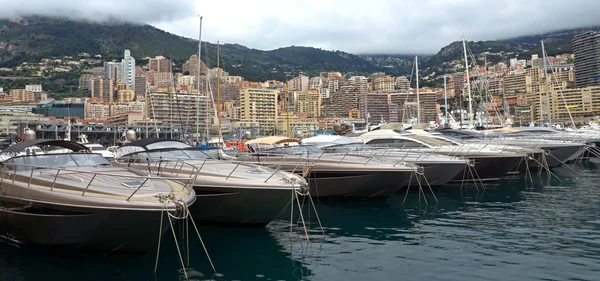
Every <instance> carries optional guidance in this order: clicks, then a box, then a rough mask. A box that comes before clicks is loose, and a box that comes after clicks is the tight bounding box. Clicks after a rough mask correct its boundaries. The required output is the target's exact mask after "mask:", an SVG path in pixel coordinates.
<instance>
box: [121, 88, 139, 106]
mask: <svg viewBox="0 0 600 281" xmlns="http://www.w3.org/2000/svg"><path fill="white" fill-rule="evenodd" d="M134 99H135V92H134V91H133V90H132V89H129V88H124V89H119V90H118V91H117V102H118V103H127V102H130V101H133V100H134Z"/></svg>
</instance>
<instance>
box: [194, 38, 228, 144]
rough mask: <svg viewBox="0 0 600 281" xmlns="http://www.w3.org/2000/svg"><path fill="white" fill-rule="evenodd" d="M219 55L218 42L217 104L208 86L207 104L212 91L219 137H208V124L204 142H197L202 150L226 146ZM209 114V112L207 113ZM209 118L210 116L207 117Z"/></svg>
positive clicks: (207, 77)
mask: <svg viewBox="0 0 600 281" xmlns="http://www.w3.org/2000/svg"><path fill="white" fill-rule="evenodd" d="M219 56H220V48H219V42H217V70H218V72H217V104H215V102H214V98H213V96H212V90H209V89H208V88H210V87H207V100H206V102H207V105H208V104H209V102H208V93H210V98H211V101H212V106H213V109H215V111H214V112H213V113H215V117H216V120H217V124H216V125H217V137H215V138H208V132H209V129H208V126H207V127H206V133H205V142H204V144H201V143H199V142H197V143H196V148H199V149H201V150H214V149H221V148H222V147H223V146H224V143H223V136H222V133H221V116H220V115H221V114H220V104H221V71H220V69H219V63H220V61H219ZM208 79H209V75H208V73H207V75H206V81H207V84H208V86H210V83H209V82H208V81H209V80H208ZM207 107H208V106H207ZM207 112H208V108H207ZM207 115H208V114H207ZM207 118H208V117H207Z"/></svg>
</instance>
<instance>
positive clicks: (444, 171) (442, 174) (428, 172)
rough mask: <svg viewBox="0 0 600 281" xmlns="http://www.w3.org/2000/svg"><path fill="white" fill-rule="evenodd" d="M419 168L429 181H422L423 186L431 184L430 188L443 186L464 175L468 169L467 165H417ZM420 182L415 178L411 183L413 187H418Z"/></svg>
mask: <svg viewBox="0 0 600 281" xmlns="http://www.w3.org/2000/svg"><path fill="white" fill-rule="evenodd" d="M417 164H418V165H419V166H421V167H423V169H424V171H423V172H424V176H425V178H426V179H427V182H425V181H424V180H423V179H421V186H423V187H425V186H427V183H429V185H430V186H436V187H439V186H443V185H444V184H446V183H448V182H449V181H451V180H452V179H453V178H454V177H456V176H457V175H462V172H463V171H464V169H465V168H466V165H465V164H462V163H443V164H440V163H421V162H419V163H417ZM418 184H419V183H418V181H416V180H415V179H414V178H413V180H412V181H411V187H417V186H418Z"/></svg>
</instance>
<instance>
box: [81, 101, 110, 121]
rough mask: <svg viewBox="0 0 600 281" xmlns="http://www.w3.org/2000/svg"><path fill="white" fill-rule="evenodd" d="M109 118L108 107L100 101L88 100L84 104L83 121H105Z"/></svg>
mask: <svg viewBox="0 0 600 281" xmlns="http://www.w3.org/2000/svg"><path fill="white" fill-rule="evenodd" d="M109 116H110V105H108V104H106V103H104V102H103V101H102V100H100V99H95V98H92V99H88V100H86V102H85V117H84V118H85V119H96V120H106V119H107V118H108V117H109Z"/></svg>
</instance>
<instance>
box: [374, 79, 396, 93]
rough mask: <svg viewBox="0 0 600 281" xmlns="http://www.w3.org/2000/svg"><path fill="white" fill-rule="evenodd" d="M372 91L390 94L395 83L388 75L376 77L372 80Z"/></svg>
mask: <svg viewBox="0 0 600 281" xmlns="http://www.w3.org/2000/svg"><path fill="white" fill-rule="evenodd" d="M372 79H373V80H372V85H373V90H374V91H378V92H391V91H394V88H395V85H394V84H395V83H394V78H393V77H392V76H389V75H384V76H381V75H377V76H375V75H374V76H373V78H372Z"/></svg>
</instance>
